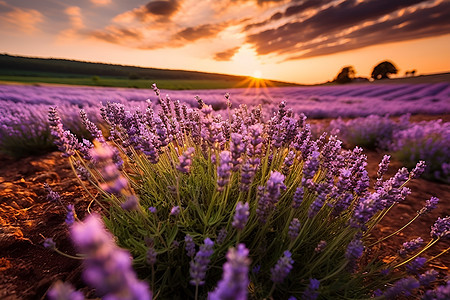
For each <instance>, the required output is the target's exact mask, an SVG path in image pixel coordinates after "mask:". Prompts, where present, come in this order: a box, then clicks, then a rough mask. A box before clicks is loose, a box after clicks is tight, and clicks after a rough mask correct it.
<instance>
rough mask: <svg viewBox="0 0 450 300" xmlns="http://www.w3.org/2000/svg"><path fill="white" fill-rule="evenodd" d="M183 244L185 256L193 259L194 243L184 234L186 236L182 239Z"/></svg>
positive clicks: (190, 237)
mask: <svg viewBox="0 0 450 300" xmlns="http://www.w3.org/2000/svg"><path fill="white" fill-rule="evenodd" d="M184 243H185V246H184V247H185V249H186V254H187V256H189V257H193V256H194V255H195V243H194V240H193V239H192V236H190V235H189V234H186V236H185V237H184Z"/></svg>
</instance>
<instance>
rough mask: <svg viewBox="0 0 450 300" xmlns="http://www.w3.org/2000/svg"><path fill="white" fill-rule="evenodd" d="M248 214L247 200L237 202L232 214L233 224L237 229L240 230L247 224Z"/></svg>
mask: <svg viewBox="0 0 450 300" xmlns="http://www.w3.org/2000/svg"><path fill="white" fill-rule="evenodd" d="M249 215H250V212H249V206H248V202H246V203H245V204H242V202H238V204H237V205H236V213H235V214H234V219H233V223H232V224H231V225H233V227H234V228H236V229H237V230H242V229H244V227H245V224H247V221H248V216H249Z"/></svg>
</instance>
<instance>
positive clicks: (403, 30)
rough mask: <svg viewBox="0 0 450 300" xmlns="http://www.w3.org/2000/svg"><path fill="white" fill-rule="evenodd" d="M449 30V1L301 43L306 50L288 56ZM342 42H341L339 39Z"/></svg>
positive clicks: (407, 38) (444, 32)
mask: <svg viewBox="0 0 450 300" xmlns="http://www.w3.org/2000/svg"><path fill="white" fill-rule="evenodd" d="M449 32H450V3H448V2H441V3H439V4H438V5H436V6H433V7H427V8H422V9H416V10H414V11H412V12H409V13H403V14H401V15H399V16H398V17H393V18H390V19H386V20H384V21H381V22H376V23H373V24H370V25H367V26H361V27H359V28H357V29H356V30H354V31H352V32H349V33H348V34H345V35H343V36H337V35H335V36H332V37H330V38H328V39H327V40H324V41H323V42H319V43H315V44H309V45H306V46H304V47H302V46H300V47H298V48H297V51H299V52H300V51H306V52H305V53H302V54H300V55H294V56H291V57H289V58H288V60H290V59H301V58H308V57H314V56H319V55H328V54H334V53H337V52H342V51H348V50H354V49H359V48H362V47H367V46H371V45H377V44H384V43H390V42H399V41H406V40H412V39H419V38H426V37H431V36H438V35H444V34H448V33H449ZM340 41H341V42H340Z"/></svg>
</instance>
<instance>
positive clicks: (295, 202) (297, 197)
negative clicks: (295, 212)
mask: <svg viewBox="0 0 450 300" xmlns="http://www.w3.org/2000/svg"><path fill="white" fill-rule="evenodd" d="M303 195H304V191H303V187H301V186H300V187H298V188H297V189H296V190H295V193H294V197H293V199H292V208H299V207H300V204H302V201H303Z"/></svg>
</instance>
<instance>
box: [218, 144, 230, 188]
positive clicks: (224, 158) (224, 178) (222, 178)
mask: <svg viewBox="0 0 450 300" xmlns="http://www.w3.org/2000/svg"><path fill="white" fill-rule="evenodd" d="M219 157H220V165H219V166H218V167H217V190H218V191H223V190H224V187H225V186H226V185H227V184H228V182H229V181H230V175H231V152H230V151H222V152H220V154H219Z"/></svg>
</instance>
